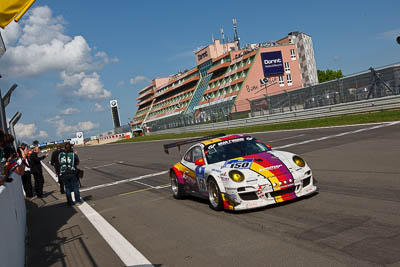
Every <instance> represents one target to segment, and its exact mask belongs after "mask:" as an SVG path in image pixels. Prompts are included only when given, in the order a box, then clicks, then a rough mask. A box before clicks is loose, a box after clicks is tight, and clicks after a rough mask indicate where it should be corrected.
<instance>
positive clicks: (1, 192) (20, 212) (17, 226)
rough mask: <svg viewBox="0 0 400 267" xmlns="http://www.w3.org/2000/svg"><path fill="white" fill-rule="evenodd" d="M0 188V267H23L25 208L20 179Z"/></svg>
mask: <svg viewBox="0 0 400 267" xmlns="http://www.w3.org/2000/svg"><path fill="white" fill-rule="evenodd" d="M10 177H11V178H13V179H14V181H13V182H12V183H6V184H5V185H2V186H0V267H3V266H4V267H6V266H21V267H23V266H24V265H25V227H26V207H25V198H24V194H23V191H22V182H21V177H20V176H19V175H17V174H16V173H13V174H11V176H10Z"/></svg>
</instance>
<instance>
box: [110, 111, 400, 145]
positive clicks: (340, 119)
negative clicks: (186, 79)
mask: <svg viewBox="0 0 400 267" xmlns="http://www.w3.org/2000/svg"><path fill="white" fill-rule="evenodd" d="M397 120H400V110H383V111H378V112H371V113H363V114H355V115H354V114H353V115H344V116H337V117H328V118H321V119H312V120H301V121H295V122H285V123H274V124H264V125H254V126H247V127H240V128H228V129H221V130H215V131H204V132H194V133H181V134H153V135H149V136H140V137H135V138H133V139H125V140H121V141H117V142H116V143H128V142H141V141H153V140H164V139H175V138H184V137H196V136H207V135H212V134H217V133H221V132H223V133H225V134H234V133H252V132H264V131H278V130H290V129H304V128H315V127H324V126H339V125H348V124H362V123H374V122H388V121H397Z"/></svg>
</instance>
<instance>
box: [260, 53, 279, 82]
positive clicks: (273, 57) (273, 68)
mask: <svg viewBox="0 0 400 267" xmlns="http://www.w3.org/2000/svg"><path fill="white" fill-rule="evenodd" d="M261 60H262V66H263V71H264V76H270V75H274V74H282V73H283V72H284V68H283V60H282V53H281V51H273V52H265V53H261Z"/></svg>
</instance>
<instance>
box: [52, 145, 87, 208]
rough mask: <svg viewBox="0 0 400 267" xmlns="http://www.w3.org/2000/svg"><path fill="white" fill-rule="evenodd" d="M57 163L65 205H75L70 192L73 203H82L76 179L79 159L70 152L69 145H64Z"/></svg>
mask: <svg viewBox="0 0 400 267" xmlns="http://www.w3.org/2000/svg"><path fill="white" fill-rule="evenodd" d="M58 161H59V163H60V175H61V177H60V178H61V180H62V181H63V183H64V185H65V195H66V197H67V204H68V205H69V206H71V205H74V204H75V203H74V202H73V201H72V196H71V192H72V191H73V192H74V196H75V201H76V202H78V203H82V202H83V200H82V199H81V197H80V192H79V179H78V177H77V165H78V164H79V158H78V155H76V153H74V152H73V151H72V146H71V144H70V143H66V144H65V150H64V151H62V152H61V153H60V154H59V156H58Z"/></svg>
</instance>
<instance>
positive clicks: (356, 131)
mask: <svg viewBox="0 0 400 267" xmlns="http://www.w3.org/2000/svg"><path fill="white" fill-rule="evenodd" d="M399 123H400V121H396V122H391V123H385V124H379V125H377V126H374V127H369V128H363V129H358V130H354V131H349V132H344V133H340V134H334V135H328V136H324V137H320V138H315V139H310V140H305V141H302V142H297V143H293V144H287V145H284V146H277V147H275V148H276V149H281V148H287V147H292V146H298V145H304V144H308V143H312V142H316V141H322V140H326V139H331V138H335V137H340V136H344V135H349V134H355V133H361V132H364V131H370V130H375V129H379V128H383V127H387V126H392V125H395V124H399Z"/></svg>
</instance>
